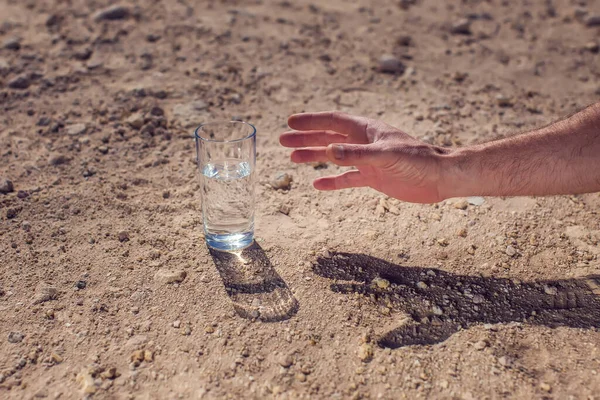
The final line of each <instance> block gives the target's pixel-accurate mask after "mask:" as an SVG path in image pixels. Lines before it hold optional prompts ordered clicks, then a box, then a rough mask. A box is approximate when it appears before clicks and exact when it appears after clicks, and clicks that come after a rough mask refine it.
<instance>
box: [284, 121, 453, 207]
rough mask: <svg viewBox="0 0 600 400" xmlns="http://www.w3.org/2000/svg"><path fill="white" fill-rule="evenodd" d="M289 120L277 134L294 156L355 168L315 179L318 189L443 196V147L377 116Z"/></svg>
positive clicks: (427, 199)
mask: <svg viewBox="0 0 600 400" xmlns="http://www.w3.org/2000/svg"><path fill="white" fill-rule="evenodd" d="M288 125H289V127H290V128H292V129H294V131H291V132H285V133H283V134H282V135H281V137H280V139H279V140H280V142H281V144H282V145H283V146H285V147H291V148H294V149H295V150H294V151H293V152H292V154H291V159H292V161H293V162H296V163H308V162H326V161H330V162H333V163H335V164H337V165H340V166H356V168H357V169H356V170H350V171H347V172H344V173H343V174H341V175H337V176H327V177H322V178H318V179H316V180H315V181H314V187H315V188H316V189H318V190H338V189H346V188H352V187H364V186H368V187H371V188H373V189H375V190H378V191H380V192H382V193H385V194H387V195H388V196H390V197H394V198H396V199H399V200H402V201H408V202H412V203H435V202H438V201H441V200H444V199H445V198H447V197H446V196H445V193H444V192H445V190H444V188H443V185H442V184H443V183H444V179H443V172H444V171H443V168H442V166H441V163H442V159H443V157H444V155H446V154H448V153H449V150H448V149H444V148H441V147H437V146H432V145H430V144H427V143H424V142H422V141H420V140H417V139H415V138H413V137H411V136H409V135H408V134H406V133H404V132H402V131H401V130H399V129H396V128H394V127H392V126H390V125H387V124H385V123H383V122H381V121H376V120H372V119H368V118H364V117H358V116H353V115H348V114H344V113H340V112H319V113H306V114H295V115H292V116H291V117H290V118H289V119H288Z"/></svg>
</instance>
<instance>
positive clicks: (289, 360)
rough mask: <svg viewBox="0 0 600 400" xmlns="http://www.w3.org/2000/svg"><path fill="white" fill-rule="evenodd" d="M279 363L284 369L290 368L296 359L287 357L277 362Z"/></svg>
mask: <svg viewBox="0 0 600 400" xmlns="http://www.w3.org/2000/svg"><path fill="white" fill-rule="evenodd" d="M277 363H278V364H279V365H281V366H282V367H283V368H289V367H291V366H292V364H293V363H294V359H293V358H292V356H291V355H285V356H282V357H281V358H279V360H277Z"/></svg>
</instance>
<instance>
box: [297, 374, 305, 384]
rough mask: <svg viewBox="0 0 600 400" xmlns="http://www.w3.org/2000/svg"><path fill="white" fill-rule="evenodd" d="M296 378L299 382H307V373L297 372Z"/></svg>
mask: <svg viewBox="0 0 600 400" xmlns="http://www.w3.org/2000/svg"><path fill="white" fill-rule="evenodd" d="M296 380H297V381H298V382H306V375H304V374H303V373H302V372H298V373H297V374H296Z"/></svg>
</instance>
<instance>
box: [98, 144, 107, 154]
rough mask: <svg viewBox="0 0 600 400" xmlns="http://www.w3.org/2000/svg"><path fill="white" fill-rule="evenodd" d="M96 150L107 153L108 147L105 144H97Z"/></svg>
mask: <svg viewBox="0 0 600 400" xmlns="http://www.w3.org/2000/svg"><path fill="white" fill-rule="evenodd" d="M97 150H98V151H99V152H100V153H102V154H108V147H107V146H98V148H97Z"/></svg>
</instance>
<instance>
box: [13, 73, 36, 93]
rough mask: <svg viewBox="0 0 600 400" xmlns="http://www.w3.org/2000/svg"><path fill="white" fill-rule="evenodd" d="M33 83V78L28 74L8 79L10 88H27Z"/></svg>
mask: <svg viewBox="0 0 600 400" xmlns="http://www.w3.org/2000/svg"><path fill="white" fill-rule="evenodd" d="M29 85H31V80H30V79H29V77H27V75H19V76H16V77H14V78H12V79H11V80H9V81H8V87H9V88H10V89H20V90H23V89H27V88H28V87H29Z"/></svg>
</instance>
